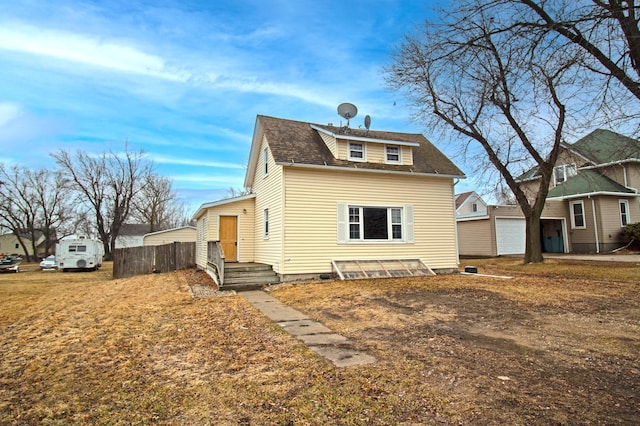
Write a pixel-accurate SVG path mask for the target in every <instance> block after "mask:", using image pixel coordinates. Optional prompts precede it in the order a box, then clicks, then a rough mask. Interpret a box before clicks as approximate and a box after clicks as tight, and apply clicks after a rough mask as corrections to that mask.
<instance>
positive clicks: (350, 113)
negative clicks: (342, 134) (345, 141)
mask: <svg viewBox="0 0 640 426" xmlns="http://www.w3.org/2000/svg"><path fill="white" fill-rule="evenodd" d="M338 114H339V115H340V117H342V118H345V119H346V120H347V127H346V128H345V131H346V130H347V129H349V120H350V119H352V118H353V117H355V116H356V115H358V108H357V107H356V106H355V105H354V104H350V103H349V102H345V103H342V104H340V105H338Z"/></svg>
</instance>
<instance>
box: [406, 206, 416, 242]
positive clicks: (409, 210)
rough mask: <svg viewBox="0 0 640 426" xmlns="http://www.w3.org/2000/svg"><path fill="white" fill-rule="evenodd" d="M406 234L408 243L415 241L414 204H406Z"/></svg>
mask: <svg viewBox="0 0 640 426" xmlns="http://www.w3.org/2000/svg"><path fill="white" fill-rule="evenodd" d="M404 234H405V237H404V238H405V241H406V242H407V243H415V242H416V240H415V237H414V236H413V206H404Z"/></svg>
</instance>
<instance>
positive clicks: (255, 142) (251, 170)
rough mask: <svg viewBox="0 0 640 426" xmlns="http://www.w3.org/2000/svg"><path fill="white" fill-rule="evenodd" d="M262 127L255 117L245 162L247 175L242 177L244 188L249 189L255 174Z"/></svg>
mask: <svg viewBox="0 0 640 426" xmlns="http://www.w3.org/2000/svg"><path fill="white" fill-rule="evenodd" d="M263 134H264V132H263V130H262V125H261V124H260V119H259V117H256V124H255V126H254V127H253V137H252V138H251V149H250V151H249V160H248V162H247V174H246V175H245V177H244V187H245V188H249V187H250V186H251V185H250V184H251V182H253V178H254V176H255V173H256V165H257V163H258V156H259V153H260V145H261V144H262V139H263V138H262V135H263Z"/></svg>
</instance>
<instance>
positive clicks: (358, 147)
mask: <svg viewBox="0 0 640 426" xmlns="http://www.w3.org/2000/svg"><path fill="white" fill-rule="evenodd" d="M349 160H352V161H365V155H364V144H363V143H355V142H349Z"/></svg>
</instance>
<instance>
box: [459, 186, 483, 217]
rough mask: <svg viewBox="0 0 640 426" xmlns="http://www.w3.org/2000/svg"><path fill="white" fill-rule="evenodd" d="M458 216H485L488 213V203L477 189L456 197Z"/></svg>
mask: <svg viewBox="0 0 640 426" xmlns="http://www.w3.org/2000/svg"><path fill="white" fill-rule="evenodd" d="M455 200H456V217H458V218H460V217H473V216H484V215H486V214H487V203H485V202H484V200H483V199H482V197H480V196H479V195H478V194H477V193H476V192H475V191H470V192H463V193H462V194H458V195H456V197H455Z"/></svg>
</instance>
